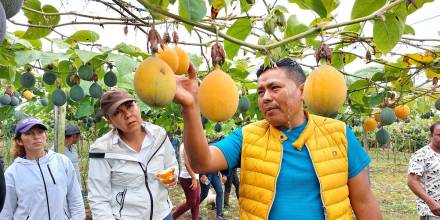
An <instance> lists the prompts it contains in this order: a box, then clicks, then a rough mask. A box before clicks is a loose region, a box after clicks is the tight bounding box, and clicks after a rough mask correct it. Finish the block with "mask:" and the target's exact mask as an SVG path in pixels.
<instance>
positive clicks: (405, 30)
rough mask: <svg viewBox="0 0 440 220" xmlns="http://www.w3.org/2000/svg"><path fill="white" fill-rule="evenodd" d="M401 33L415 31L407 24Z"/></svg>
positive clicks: (413, 32) (412, 33)
mask: <svg viewBox="0 0 440 220" xmlns="http://www.w3.org/2000/svg"><path fill="white" fill-rule="evenodd" d="M403 34H410V35H416V31H415V30H414V28H412V27H411V26H409V25H405V29H404V30H403Z"/></svg>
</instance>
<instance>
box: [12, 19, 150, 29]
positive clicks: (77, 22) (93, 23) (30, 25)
mask: <svg viewBox="0 0 440 220" xmlns="http://www.w3.org/2000/svg"><path fill="white" fill-rule="evenodd" d="M9 21H10V22H11V23H13V24H15V25H18V26H25V27H35V28H49V29H54V28H57V27H62V26H68V25H99V26H104V25H133V26H137V27H139V26H144V24H141V23H127V22H122V21H121V22H116V21H115V22H113V21H109V22H89V21H72V22H67V23H62V24H56V25H50V26H49V25H36V24H23V23H18V22H15V21H13V20H9Z"/></svg>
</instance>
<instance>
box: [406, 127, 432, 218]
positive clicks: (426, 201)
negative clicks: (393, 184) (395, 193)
mask: <svg viewBox="0 0 440 220" xmlns="http://www.w3.org/2000/svg"><path fill="white" fill-rule="evenodd" d="M429 130H430V133H429V139H430V140H431V142H430V143H429V144H428V145H426V146H425V147H423V148H420V149H419V150H417V151H416V152H415V153H414V154H413V155H412V156H411V158H410V160H409V166H408V186H409V188H410V189H411V190H412V191H413V193H414V194H416V196H417V199H416V203H417V212H418V214H419V215H420V219H421V220H429V219H430V220H440V121H437V122H435V123H434V124H432V125H431V127H430V129H429Z"/></svg>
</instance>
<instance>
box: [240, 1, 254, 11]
mask: <svg viewBox="0 0 440 220" xmlns="http://www.w3.org/2000/svg"><path fill="white" fill-rule="evenodd" d="M251 7H252V5H251V4H249V3H247V1H246V0H240V8H241V12H242V13H245V12H247V11H249V10H250V9H251Z"/></svg>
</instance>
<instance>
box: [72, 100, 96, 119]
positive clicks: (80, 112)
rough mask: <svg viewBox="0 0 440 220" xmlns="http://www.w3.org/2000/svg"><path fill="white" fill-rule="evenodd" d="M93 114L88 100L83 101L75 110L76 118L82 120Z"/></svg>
mask: <svg viewBox="0 0 440 220" xmlns="http://www.w3.org/2000/svg"><path fill="white" fill-rule="evenodd" d="M93 112H94V109H93V105H92V103H90V101H89V100H87V99H83V100H82V101H81V103H80V104H79V107H78V109H77V110H76V117H78V118H82V117H86V116H90V115H92V114H93Z"/></svg>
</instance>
